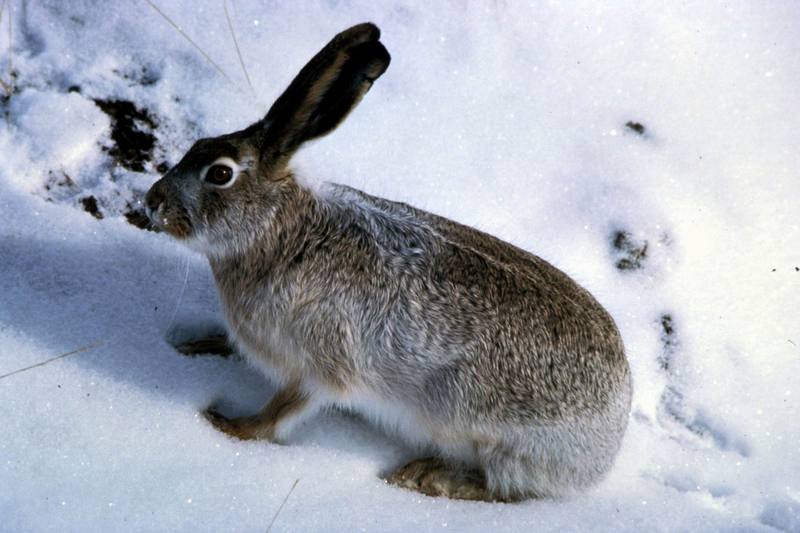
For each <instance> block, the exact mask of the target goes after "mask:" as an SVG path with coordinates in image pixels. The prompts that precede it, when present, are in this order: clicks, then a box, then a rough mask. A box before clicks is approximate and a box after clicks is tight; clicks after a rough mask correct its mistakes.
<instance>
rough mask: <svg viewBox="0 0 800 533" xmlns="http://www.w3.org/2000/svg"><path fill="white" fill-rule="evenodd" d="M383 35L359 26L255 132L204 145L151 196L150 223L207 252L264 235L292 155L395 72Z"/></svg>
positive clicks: (288, 180) (306, 71) (311, 65)
mask: <svg viewBox="0 0 800 533" xmlns="http://www.w3.org/2000/svg"><path fill="white" fill-rule="evenodd" d="M379 38H380V30H378V28H377V27H376V26H375V25H373V24H369V23H366V24H359V25H357V26H353V27H352V28H350V29H348V30H345V31H344V32H342V33H340V34H339V35H337V36H336V37H334V38H333V40H331V42H330V43H328V45H327V46H325V48H323V49H322V50H321V51H320V52H319V53H317V55H315V56H314V57H313V58H312V59H311V61H309V62H308V64H307V65H306V66H305V67H303V69H302V70H301V71H300V73H299V74H298V75H297V77H296V78H295V79H294V81H292V83H291V84H290V85H289V87H288V88H287V89H286V91H284V93H283V94H282V95H281V96H280V97H279V98H278V99H277V101H276V102H275V103H274V104H273V105H272V107H271V108H270V110H269V112H268V113H267V115H266V116H265V117H264V118H263V119H261V120H259V121H258V122H256V123H255V124H253V125H251V126H250V127H248V128H246V129H244V130H241V131H238V132H235V133H230V134H227V135H222V136H220V137H216V138H211V139H201V140H199V141H197V142H196V143H195V144H194V146H192V148H191V149H190V150H189V151H188V152H187V153H186V155H185V156H184V157H183V159H181V161H180V162H179V163H178V164H177V165H175V167H173V168H172V169H171V170H170V171H169V172H167V173H166V174H165V175H164V177H163V178H161V179H160V180H159V181H157V182H156V183H155V184H154V185H153V186H152V187H151V188H150V190H149V191H148V193H147V196H146V197H145V207H146V210H147V213H148V215H149V217H150V219H151V220H152V221H153V223H154V224H155V225H156V226H158V227H160V228H161V229H163V230H165V231H167V232H168V233H170V234H171V235H173V236H174V237H177V238H179V239H183V240H187V241H189V242H193V243H195V244H196V245H198V246H199V247H200V248H201V249H203V251H210V250H211V249H217V250H219V249H225V248H229V247H230V246H232V245H233V243H234V242H238V243H241V242H242V240H243V239H247V238H248V234H249V233H253V232H256V233H257V232H259V231H260V229H261V228H263V225H264V223H265V222H266V221H267V220H265V219H268V218H269V212H270V209H276V208H277V205H278V204H279V203H280V200H281V198H282V196H283V195H284V194H285V191H286V190H287V189H289V188H291V185H293V183H292V180H293V178H292V176H291V173H290V172H289V170H288V168H287V166H288V163H289V159H290V158H291V156H292V155H293V154H294V153H295V152H296V151H297V149H298V148H299V147H300V146H301V145H302V144H303V143H304V142H306V141H308V140H311V139H315V138H317V137H321V136H323V135H325V134H327V133H329V132H330V131H331V130H333V129H334V128H335V127H336V126H337V125H338V124H339V123H340V122H341V121H342V120H343V119H344V118H345V117H346V116H347V114H348V113H349V112H350V110H351V109H353V107H355V105H356V104H357V103H358V102H359V101H360V100H361V97H362V96H364V94H365V93H366V92H367V91H368V90H369V88H370V87H371V86H372V83H373V82H374V81H375V80H376V79H377V78H378V77H379V76H380V75H381V74H383V73H384V71H386V68H387V67H388V66H389V60H390V58H389V53H388V52H387V51H386V48H384V47H383V45H382V44H381V43H380V42H379V41H378V39H379Z"/></svg>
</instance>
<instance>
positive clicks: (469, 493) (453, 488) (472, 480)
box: [387, 457, 491, 501]
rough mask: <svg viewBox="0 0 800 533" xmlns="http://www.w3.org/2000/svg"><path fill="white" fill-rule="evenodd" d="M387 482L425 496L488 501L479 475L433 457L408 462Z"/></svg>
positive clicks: (481, 476)
mask: <svg viewBox="0 0 800 533" xmlns="http://www.w3.org/2000/svg"><path fill="white" fill-rule="evenodd" d="M387 481H388V482H389V483H392V484H393V485H397V486H400V487H403V488H406V489H411V490H415V491H418V492H421V493H423V494H425V495H427V496H445V497H447V498H453V499H456V500H483V501H491V498H490V497H489V494H488V492H487V491H486V481H485V479H484V477H483V475H482V474H480V473H479V472H476V471H468V470H462V469H458V468H456V467H453V466H450V465H448V464H446V463H445V462H444V461H442V460H441V459H437V458H433V457H428V458H426V459H416V460H414V461H411V462H410V463H408V464H407V465H405V466H403V467H401V468H398V469H397V470H395V471H394V472H393V473H392V474H391V475H390V476H389V478H388V479H387Z"/></svg>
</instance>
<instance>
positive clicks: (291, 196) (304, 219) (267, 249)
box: [208, 180, 320, 293]
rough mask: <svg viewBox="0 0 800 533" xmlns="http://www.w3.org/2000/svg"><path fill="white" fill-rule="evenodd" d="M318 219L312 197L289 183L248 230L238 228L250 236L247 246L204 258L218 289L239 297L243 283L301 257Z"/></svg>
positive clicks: (266, 275) (271, 273)
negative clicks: (233, 293)
mask: <svg viewBox="0 0 800 533" xmlns="http://www.w3.org/2000/svg"><path fill="white" fill-rule="evenodd" d="M319 219H320V205H319V201H318V199H317V197H316V196H315V194H314V193H312V192H311V191H310V190H308V189H306V188H304V187H302V186H300V185H298V184H297V183H296V182H295V181H294V180H289V183H287V185H286V186H285V187H284V189H283V191H282V192H281V195H280V198H279V200H278V201H276V202H274V203H273V204H272V205H270V206H267V207H265V210H264V212H263V213H260V214H259V215H258V220H254V221H253V222H252V227H250V228H241V231H245V232H248V233H250V241H249V242H248V243H247V246H245V247H242V248H241V249H234V250H231V251H230V253H227V254H225V255H220V256H216V255H213V254H209V255H208V260H209V264H210V265H211V270H212V272H213V273H214V277H215V278H216V281H217V284H218V285H219V287H220V289H222V290H225V289H226V288H228V289H229V290H231V291H235V292H238V293H241V292H242V291H243V290H245V289H246V288H245V287H243V286H242V282H243V281H244V280H253V282H256V281H259V282H261V281H260V280H264V279H265V278H272V277H274V276H275V275H276V274H277V273H279V272H280V271H281V270H282V269H284V268H286V265H287V264H290V263H291V260H292V258H293V257H295V256H296V255H297V254H298V253H301V251H302V250H303V248H304V246H305V243H306V242H307V240H308V239H309V238H310V235H311V233H312V232H313V231H314V226H315V225H316V222H317V221H319Z"/></svg>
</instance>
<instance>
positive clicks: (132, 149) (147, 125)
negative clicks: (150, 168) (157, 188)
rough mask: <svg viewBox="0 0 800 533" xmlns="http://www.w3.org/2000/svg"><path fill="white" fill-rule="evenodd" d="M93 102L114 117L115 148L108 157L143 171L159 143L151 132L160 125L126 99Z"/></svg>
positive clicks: (110, 150) (112, 128)
mask: <svg viewBox="0 0 800 533" xmlns="http://www.w3.org/2000/svg"><path fill="white" fill-rule="evenodd" d="M94 103H95V104H96V105H97V107H99V108H100V109H101V110H102V111H103V112H104V113H105V114H106V115H108V116H109V118H111V140H112V141H114V146H112V147H111V148H109V149H108V153H109V155H111V156H112V157H113V158H114V159H116V161H117V162H118V163H119V164H120V165H122V166H123V167H125V168H127V169H128V170H132V171H134V172H144V170H145V167H144V166H145V164H146V163H148V162H149V161H150V159H151V158H152V155H153V148H154V147H155V144H156V138H155V136H154V135H153V133H152V131H153V130H155V129H156V126H157V125H156V121H155V119H154V118H153V117H152V116H151V115H150V113H148V112H147V110H145V109H139V108H137V107H136V106H135V105H134V104H133V102H130V101H127V100H100V99H95V100H94Z"/></svg>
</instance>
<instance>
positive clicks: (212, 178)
mask: <svg viewBox="0 0 800 533" xmlns="http://www.w3.org/2000/svg"><path fill="white" fill-rule="evenodd" d="M241 170H242V167H240V166H239V163H237V162H236V161H234V160H233V159H231V158H230V157H218V158H217V159H216V160H215V161H214V162H213V163H211V164H209V165H206V166H205V167H203V168H202V169H201V170H200V179H201V180H202V181H204V182H206V183H208V184H209V185H211V186H213V187H217V188H219V189H227V188H228V187H230V186H232V185H233V184H234V183H235V182H236V179H237V178H238V177H239V174H241V172H240V171H241Z"/></svg>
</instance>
